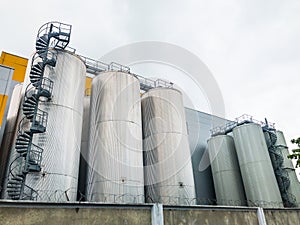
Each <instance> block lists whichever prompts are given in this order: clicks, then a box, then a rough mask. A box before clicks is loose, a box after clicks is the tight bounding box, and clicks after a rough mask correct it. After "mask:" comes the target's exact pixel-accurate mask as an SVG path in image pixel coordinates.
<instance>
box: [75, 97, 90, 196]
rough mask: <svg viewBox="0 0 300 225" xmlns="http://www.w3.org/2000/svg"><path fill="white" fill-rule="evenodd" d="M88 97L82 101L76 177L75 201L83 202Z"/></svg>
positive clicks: (85, 171) (88, 113) (88, 116)
mask: <svg viewBox="0 0 300 225" xmlns="http://www.w3.org/2000/svg"><path fill="white" fill-rule="evenodd" d="M90 99H91V97H90V96H84V99H83V120H82V133H81V146H80V164H79V175H78V195H77V200H78V201H82V200H85V181H86V173H87V157H88V143H89V137H90V135H89V128H90Z"/></svg>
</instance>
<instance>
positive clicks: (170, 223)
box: [0, 201, 300, 225]
mask: <svg viewBox="0 0 300 225" xmlns="http://www.w3.org/2000/svg"><path fill="white" fill-rule="evenodd" d="M153 206H154V207H153ZM155 206H156V207H157V208H158V209H159V208H160V207H161V206H160V205H153V204H141V205H117V204H97V203H78V202H76V203H37V202H26V201H0V225H2V224H3V225H8V224H12V225H19V224H20V225H21V224H26V225H28V224H43V225H47V224H49V225H53V224H55V225H56V224H64V225H82V224H86V225H93V224H101V225H112V224H126V225H149V224H155V225H157V222H155V221H153V218H154V217H153V216H154V215H152V214H153V212H154V213H156V214H162V215H155V217H156V221H159V218H163V220H161V221H160V224H165V225H178V224H180V225H194V224H205V225H222V224H224V225H228V224H230V225H240V224H251V225H265V224H267V225H282V224H284V225H295V224H298V223H299V221H300V209H299V208H297V209H290V210H289V209H264V210H263V211H262V210H261V212H263V213H264V216H265V222H266V223H263V224H262V222H261V221H259V219H258V216H259V213H258V208H256V207H221V206H183V207H180V206H163V210H153V209H154V208H155Z"/></svg>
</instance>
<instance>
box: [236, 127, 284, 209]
mask: <svg viewBox="0 0 300 225" xmlns="http://www.w3.org/2000/svg"><path fill="white" fill-rule="evenodd" d="M233 137H234V142H235V146H236V151H237V156H238V160H239V165H240V169H241V174H242V178H243V182H244V187H245V192H246V197H247V201H248V205H249V206H260V207H283V204H282V199H281V195H280V192H279V188H278V185H277V181H276V178H275V174H274V171H273V167H272V164H271V160H270V156H269V153H268V148H267V144H266V141H265V138H264V134H263V131H262V128H261V126H260V125H258V124H255V123H249V124H244V125H240V126H237V127H236V128H234V129H233Z"/></svg>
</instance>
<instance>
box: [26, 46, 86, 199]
mask: <svg viewBox="0 0 300 225" xmlns="http://www.w3.org/2000/svg"><path fill="white" fill-rule="evenodd" d="M85 75H86V68H85V64H84V62H83V61H82V60H81V59H80V58H79V57H78V56H77V55H75V54H73V53H70V52H67V51H57V61H56V65H55V66H54V67H50V66H46V67H45V71H44V77H45V78H49V79H51V80H52V81H53V91H52V98H51V100H50V101H45V102H42V101H40V102H39V109H41V110H43V111H45V112H47V113H48V117H47V127H46V132H45V133H37V134H34V135H33V139H32V143H34V144H35V145H37V146H39V147H40V148H42V149H43V152H42V163H41V171H40V172H35V173H33V172H32V173H28V174H27V176H26V183H25V184H26V185H28V186H29V187H31V188H33V189H34V190H35V191H37V200H38V201H52V202H57V201H76V195H77V182H78V170H79V157H80V144H81V128H82V114H83V104H82V102H83V97H84V82H85ZM27 76H28V74H27ZM26 80H28V77H27V79H25V81H26Z"/></svg>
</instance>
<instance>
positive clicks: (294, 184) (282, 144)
mask: <svg viewBox="0 0 300 225" xmlns="http://www.w3.org/2000/svg"><path fill="white" fill-rule="evenodd" d="M276 135H277V141H276V143H275V146H276V147H277V150H278V151H281V154H282V157H283V164H282V167H283V169H284V170H285V171H286V172H287V173H288V177H289V180H290V181H289V187H288V192H289V193H290V194H292V195H293V196H292V198H293V197H295V198H296V202H297V205H298V207H299V205H300V183H299V180H298V178H297V175H296V171H295V168H294V165H293V162H292V160H291V159H289V158H288V157H287V156H288V155H289V150H288V147H287V144H286V141H285V137H284V134H283V132H282V131H279V130H277V131H276Z"/></svg>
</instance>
